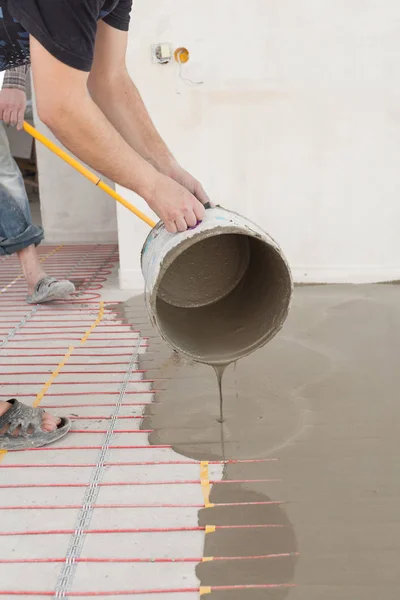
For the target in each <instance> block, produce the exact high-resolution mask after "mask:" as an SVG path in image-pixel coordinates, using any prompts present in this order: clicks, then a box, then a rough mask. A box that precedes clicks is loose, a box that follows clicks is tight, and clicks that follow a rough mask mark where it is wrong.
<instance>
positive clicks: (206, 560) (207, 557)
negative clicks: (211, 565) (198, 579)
mask: <svg viewBox="0 0 400 600" xmlns="http://www.w3.org/2000/svg"><path fill="white" fill-rule="evenodd" d="M213 560H214V557H213V556H203V561H202V562H212V561H213Z"/></svg>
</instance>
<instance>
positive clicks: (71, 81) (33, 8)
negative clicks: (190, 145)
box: [0, 0, 209, 449]
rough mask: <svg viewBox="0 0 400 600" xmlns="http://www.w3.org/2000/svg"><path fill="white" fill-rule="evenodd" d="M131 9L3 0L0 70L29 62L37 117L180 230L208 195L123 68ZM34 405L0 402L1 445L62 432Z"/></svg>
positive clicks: (120, 0) (62, 426)
mask: <svg viewBox="0 0 400 600" xmlns="http://www.w3.org/2000/svg"><path fill="white" fill-rule="evenodd" d="M131 9H132V0H85V2H82V0H63V1H61V0H52V1H49V0H0V41H1V42H2V43H1V44H0V71H3V70H7V69H10V68H14V67H19V66H23V65H26V64H29V63H30V64H31V68H32V74H33V80H34V86H35V93H36V103H37V109H38V114H39V117H40V119H41V120H42V121H43V122H44V123H45V124H46V125H47V126H48V127H49V128H50V130H51V131H52V132H53V133H54V135H55V136H56V137H57V138H58V139H59V140H60V141H61V142H62V143H63V144H64V145H65V146H66V147H67V148H68V149H69V150H70V151H71V152H73V153H74V154H75V155H76V156H77V157H78V158H79V159H81V160H82V161H83V162H85V163H86V164H88V165H89V166H91V167H92V168H94V169H95V170H96V171H99V172H100V173H102V174H103V175H104V176H106V177H108V178H109V179H111V180H112V181H115V182H116V183H118V184H119V185H122V186H124V187H126V188H128V189H130V190H132V191H134V192H136V193H137V194H139V195H140V196H141V197H142V198H144V200H145V201H146V202H147V204H148V205H149V206H150V208H151V209H152V210H153V211H154V212H155V213H156V214H157V215H158V216H159V217H160V219H161V220H162V221H163V222H164V224H165V227H166V229H167V231H169V232H171V233H175V232H178V231H186V230H187V229H188V228H189V227H194V226H195V225H196V224H197V223H198V222H199V221H201V220H202V219H203V216H204V211H205V209H204V205H205V204H207V203H208V202H209V198H208V196H207V194H206V193H205V191H204V189H203V187H202V186H201V184H200V183H199V182H198V181H197V180H196V179H195V178H194V177H193V176H192V175H191V174H189V173H188V172H187V171H186V170H185V169H184V168H183V167H182V166H180V164H179V163H178V162H177V160H176V159H175V158H174V156H173V155H172V153H171V152H170V150H169V149H168V147H167V146H166V144H165V143H164V142H163V140H162V139H161V137H160V135H159V134H158V132H157V130H156V129H155V127H154V125H153V123H152V121H151V119H150V116H149V114H148V112H147V110H146V108H145V106H144V103H143V101H142V99H141V96H140V94H139V92H138V90H137V88H136V86H135V84H134V83H133V81H132V79H131V77H130V76H129V73H128V70H127V67H126V49H127V42H128V30H129V22H130V13H131ZM5 404H6V405H7V406H4V405H5ZM38 410H40V409H33V408H30V407H27V406H25V405H23V404H20V403H19V402H18V401H9V402H8V403H3V406H2V405H1V404H0V449H1V448H3V449H12V446H13V443H14V444H16V445H19V444H22V445H23V444H24V443H26V446H27V447H29V446H38V445H43V444H45V443H48V442H51V441H53V440H54V436H56V435H57V433H60V434H61V433H62V435H64V434H65V433H66V432H67V430H68V427H69V423H67V422H65V421H59V420H56V419H55V418H54V417H50V416H49V415H47V414H46V415H43V414H42V413H38V412H35V411H38ZM1 411H3V415H2V416H1V414H2V413H1ZM24 411H25V412H24ZM8 415H9V416H8ZM18 419H20V420H21V419H24V421H23V424H22V425H23V426H22V427H16V425H17V424H18V422H19V421H18ZM40 422H41V423H42V424H41V427H40V426H38V423H40ZM50 428H52V431H48V430H49V429H50ZM44 430H46V431H44ZM12 431H14V432H15V434H14V435H12V434H11V433H10V432H12ZM59 437H60V435H59ZM17 440H18V441H17ZM46 440H48V442H47V441H46Z"/></svg>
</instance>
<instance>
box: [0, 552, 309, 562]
mask: <svg viewBox="0 0 400 600" xmlns="http://www.w3.org/2000/svg"><path fill="white" fill-rule="evenodd" d="M294 556H299V553H298V552H282V553H281V554H261V555H259V556H213V557H212V560H213V561H220V562H222V561H239V560H269V559H276V558H293V557H294ZM203 559H204V557H197V558H77V559H76V560H74V562H75V563H139V564H140V563H143V564H147V563H201V562H203ZM63 562H65V558H9V559H7V558H4V559H0V564H24V563H27V564H30V563H63Z"/></svg>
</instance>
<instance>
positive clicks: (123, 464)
mask: <svg viewBox="0 0 400 600" xmlns="http://www.w3.org/2000/svg"><path fill="white" fill-rule="evenodd" d="M148 448H149V450H150V449H151V448H152V446H148ZM274 460H276V459H273V458H255V459H251V458H249V459H247V460H246V459H230V460H222V461H221V460H212V461H209V462H208V464H209V465H238V464H254V463H265V462H272V461H274ZM104 464H105V465H106V466H107V467H144V466H159V465H164V466H165V465H195V466H200V464H201V462H200V461H195V460H155V461H154V460H147V461H105V462H104ZM95 466H96V463H44V464H43V463H42V464H37V463H36V464H31V463H25V464H21V463H15V464H11V465H10V464H5V465H4V464H2V463H1V464H0V470H1V469H29V468H32V469H43V468H57V469H58V468H64V467H65V468H80V467H84V468H86V467H92V468H93V467H95Z"/></svg>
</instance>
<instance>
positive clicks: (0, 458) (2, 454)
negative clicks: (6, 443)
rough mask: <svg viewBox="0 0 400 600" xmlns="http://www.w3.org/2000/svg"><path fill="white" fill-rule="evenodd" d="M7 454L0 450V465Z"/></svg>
mask: <svg viewBox="0 0 400 600" xmlns="http://www.w3.org/2000/svg"><path fill="white" fill-rule="evenodd" d="M6 454H7V450H0V463H1V461H2V460H3V458H4V457H5V455H6Z"/></svg>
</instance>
